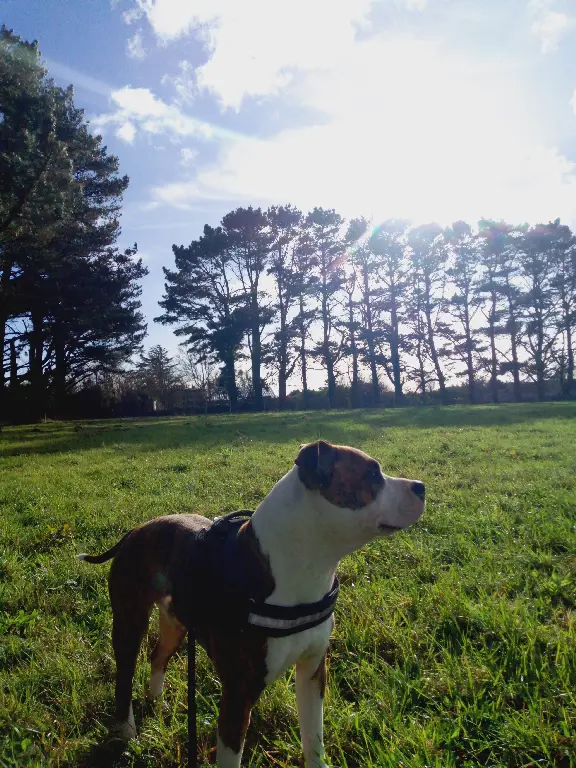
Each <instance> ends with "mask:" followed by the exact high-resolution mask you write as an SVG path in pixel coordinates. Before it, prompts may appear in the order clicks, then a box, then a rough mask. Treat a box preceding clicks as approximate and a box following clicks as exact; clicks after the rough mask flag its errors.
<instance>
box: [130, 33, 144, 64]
mask: <svg viewBox="0 0 576 768" xmlns="http://www.w3.org/2000/svg"><path fill="white" fill-rule="evenodd" d="M126 55H127V56H129V57H130V58H131V59H143V58H144V57H145V56H146V50H145V49H144V43H143V41H142V33H141V32H135V33H134V35H133V36H132V37H130V38H128V40H127V42H126Z"/></svg>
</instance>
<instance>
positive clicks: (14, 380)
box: [10, 339, 18, 393]
mask: <svg viewBox="0 0 576 768" xmlns="http://www.w3.org/2000/svg"><path fill="white" fill-rule="evenodd" d="M17 389H18V355H17V354H16V339H10V392H12V393H14V392H15V391H16V390H17Z"/></svg>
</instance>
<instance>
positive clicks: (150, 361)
mask: <svg viewBox="0 0 576 768" xmlns="http://www.w3.org/2000/svg"><path fill="white" fill-rule="evenodd" d="M136 379H137V382H138V387H139V389H141V391H143V392H144V393H145V394H147V395H148V397H151V398H152V399H154V400H156V401H159V403H160V404H161V406H162V410H165V409H166V408H171V407H172V405H173V402H172V399H173V394H174V390H175V389H176V388H177V387H180V386H182V380H181V378H180V376H179V373H178V364H177V362H176V361H175V360H174V359H173V358H172V357H171V356H170V354H169V353H168V350H167V349H166V348H165V347H163V346H162V345H161V344H156V346H154V347H151V348H150V349H149V350H148V352H145V353H142V355H141V356H140V360H139V361H138V363H137V365H136Z"/></svg>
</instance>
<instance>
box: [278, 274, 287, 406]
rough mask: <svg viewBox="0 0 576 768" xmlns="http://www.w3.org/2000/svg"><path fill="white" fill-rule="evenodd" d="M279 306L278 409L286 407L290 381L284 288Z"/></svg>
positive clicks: (280, 289) (280, 295) (280, 292)
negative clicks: (283, 299)
mask: <svg viewBox="0 0 576 768" xmlns="http://www.w3.org/2000/svg"><path fill="white" fill-rule="evenodd" d="M278 305H279V307H280V328H279V336H280V360H279V370H278V408H279V409H280V410H281V411H283V410H284V408H285V407H286V381H287V379H288V375H287V371H288V339H287V334H286V308H285V306H284V303H283V301H282V288H281V286H280V285H279V287H278Z"/></svg>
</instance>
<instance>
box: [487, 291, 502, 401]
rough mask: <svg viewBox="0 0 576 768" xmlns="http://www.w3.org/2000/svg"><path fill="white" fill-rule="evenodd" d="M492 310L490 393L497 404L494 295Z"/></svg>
mask: <svg viewBox="0 0 576 768" xmlns="http://www.w3.org/2000/svg"><path fill="white" fill-rule="evenodd" d="M491 301H492V309H491V311H490V320H489V328H488V335H489V337H490V391H491V393H492V402H493V403H499V402H500V395H499V392H498V353H497V351H496V322H495V318H496V301H497V298H496V294H495V293H492V299H491Z"/></svg>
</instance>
